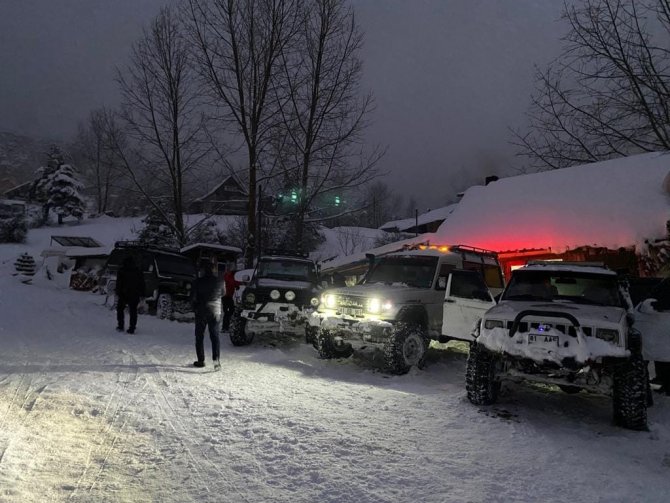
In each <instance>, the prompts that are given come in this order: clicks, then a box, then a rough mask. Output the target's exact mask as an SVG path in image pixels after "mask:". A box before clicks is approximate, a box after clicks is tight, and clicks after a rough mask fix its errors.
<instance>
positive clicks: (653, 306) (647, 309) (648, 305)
mask: <svg viewBox="0 0 670 503" xmlns="http://www.w3.org/2000/svg"><path fill="white" fill-rule="evenodd" d="M657 303H658V301H657V300H656V299H645V300H643V301H642V303H641V304H640V305H639V306H638V307H637V310H638V311H640V312H641V313H646V314H653V313H658V312H659V311H658V309H657V305H658V304H657Z"/></svg>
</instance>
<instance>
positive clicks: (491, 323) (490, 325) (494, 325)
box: [484, 320, 504, 330]
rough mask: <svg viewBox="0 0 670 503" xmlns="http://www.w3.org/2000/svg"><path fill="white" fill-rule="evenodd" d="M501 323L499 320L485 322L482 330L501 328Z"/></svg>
mask: <svg viewBox="0 0 670 503" xmlns="http://www.w3.org/2000/svg"><path fill="white" fill-rule="evenodd" d="M503 326H504V325H503V322H502V321H501V320H486V321H485V322H484V328H485V329H486V330H492V329H494V328H502V327H503Z"/></svg>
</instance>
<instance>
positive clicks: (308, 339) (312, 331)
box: [305, 324, 319, 347]
mask: <svg viewBox="0 0 670 503" xmlns="http://www.w3.org/2000/svg"><path fill="white" fill-rule="evenodd" d="M318 333H319V327H314V326H312V325H309V324H307V325H305V343H306V344H312V345H313V344H314V342H315V341H316V334H318ZM314 347H316V346H314Z"/></svg>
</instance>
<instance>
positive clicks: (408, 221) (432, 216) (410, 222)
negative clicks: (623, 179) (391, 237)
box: [380, 204, 457, 232]
mask: <svg viewBox="0 0 670 503" xmlns="http://www.w3.org/2000/svg"><path fill="white" fill-rule="evenodd" d="M456 206H457V204H450V205H449V206H444V207H442V208H436V209H434V210H430V211H427V212H426V213H422V214H421V215H419V217H418V219H416V218H404V219H402V220H393V221H391V222H386V223H385V224H384V225H382V226H381V227H380V229H388V230H393V229H397V230H398V231H400V232H402V231H406V230H408V229H411V228H413V227H416V226H417V224H418V225H420V226H421V225H425V224H429V223H431V222H437V221H438V220H445V219H446V218H447V217H448V216H449V215H450V214H451V213H452V212H453V211H454V209H455V208H456Z"/></svg>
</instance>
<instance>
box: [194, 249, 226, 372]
mask: <svg viewBox="0 0 670 503" xmlns="http://www.w3.org/2000/svg"><path fill="white" fill-rule="evenodd" d="M222 296H223V282H222V281H221V280H219V278H217V277H216V276H214V273H213V270H212V264H211V263H210V262H203V263H202V264H201V265H200V275H199V277H198V278H197V279H196V280H195V282H194V283H193V288H191V304H192V305H193V311H194V312H195V354H196V357H197V358H198V359H197V360H196V361H194V362H193V366H194V367H204V366H205V345H204V340H205V327H207V328H208V329H209V338H210V339H211V341H212V360H214V370H220V369H221V364H220V363H219V351H220V349H219V347H220V346H219V323H220V322H221V297H222Z"/></svg>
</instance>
